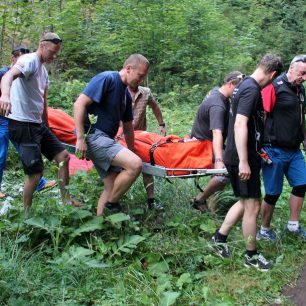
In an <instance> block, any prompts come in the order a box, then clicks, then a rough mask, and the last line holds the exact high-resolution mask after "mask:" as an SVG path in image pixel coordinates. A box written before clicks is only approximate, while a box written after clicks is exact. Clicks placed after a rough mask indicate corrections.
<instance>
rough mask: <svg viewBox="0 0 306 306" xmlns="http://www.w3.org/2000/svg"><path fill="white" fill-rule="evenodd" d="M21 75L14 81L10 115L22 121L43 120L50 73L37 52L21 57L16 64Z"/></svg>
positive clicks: (38, 121)
mask: <svg viewBox="0 0 306 306" xmlns="http://www.w3.org/2000/svg"><path fill="white" fill-rule="evenodd" d="M14 67H15V68H17V69H18V70H19V71H20V72H21V73H22V75H21V77H19V78H17V79H16V80H15V81H13V84H12V87H11V91H10V98H11V103H12V113H11V114H10V115H9V116H8V117H9V118H10V119H14V120H17V121H22V122H34V123H41V122H42V114H43V111H44V93H45V90H46V89H47V87H48V83H49V81H48V73H47V70H46V68H45V66H44V65H43V64H42V63H41V62H40V60H39V57H38V56H37V54H36V53H29V54H25V55H22V56H20V57H19V59H18V61H17V63H16V64H15V65H14Z"/></svg>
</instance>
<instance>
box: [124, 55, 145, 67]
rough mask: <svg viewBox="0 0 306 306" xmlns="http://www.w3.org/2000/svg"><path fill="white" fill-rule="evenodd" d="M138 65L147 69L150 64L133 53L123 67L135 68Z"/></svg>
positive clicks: (141, 56) (142, 57)
mask: <svg viewBox="0 0 306 306" xmlns="http://www.w3.org/2000/svg"><path fill="white" fill-rule="evenodd" d="M140 64H143V65H145V66H147V67H148V68H149V66H150V63H149V61H148V60H147V58H146V57H144V56H143V55H141V54H139V53H134V54H132V55H130V56H129V57H128V58H127V60H126V61H125V62H124V64H123V67H124V68H125V67H127V66H128V65H130V66H132V67H133V68H137V67H138V66H139V65H140Z"/></svg>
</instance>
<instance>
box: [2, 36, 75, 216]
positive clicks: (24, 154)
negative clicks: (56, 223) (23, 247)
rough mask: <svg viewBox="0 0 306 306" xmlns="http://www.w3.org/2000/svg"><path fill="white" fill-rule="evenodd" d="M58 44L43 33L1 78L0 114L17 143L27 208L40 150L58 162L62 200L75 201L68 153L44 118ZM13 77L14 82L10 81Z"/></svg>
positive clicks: (38, 171) (38, 175) (40, 170)
mask: <svg viewBox="0 0 306 306" xmlns="http://www.w3.org/2000/svg"><path fill="white" fill-rule="evenodd" d="M60 48H61V39H60V38H59V36H58V35H57V34H56V33H51V32H48V33H45V34H44V35H43V37H42V38H41V40H40V42H39V46H38V48H37V51H36V52H33V53H29V54H25V55H23V56H22V57H20V58H19V59H18V60H17V62H16V64H15V65H14V66H13V67H12V68H11V69H10V70H9V71H8V72H7V73H6V74H5V76H4V77H3V78H2V82H1V92H2V94H1V97H0V115H2V116H8V118H9V119H10V120H9V132H10V137H11V139H12V140H13V141H15V142H16V143H17V145H18V147H19V156H20V159H21V162H22V165H23V169H24V172H25V174H27V175H28V179H27V180H26V182H25V185H24V191H23V205H24V208H25V209H26V210H28V209H29V208H30V207H31V205H32V199H33V193H34V191H35V189H36V187H37V184H38V182H39V180H40V178H41V177H42V173H43V168H44V165H43V160H42V154H43V155H45V156H46V157H47V158H48V159H49V160H55V162H56V163H57V164H58V166H59V181H60V186H59V187H60V192H61V196H62V199H63V202H64V203H67V204H70V205H79V204H78V203H76V201H75V200H74V199H72V198H71V197H70V195H69V191H68V190H67V189H66V188H65V187H66V186H67V185H68V183H69V175H68V162H69V154H68V152H67V151H66V150H65V148H64V147H63V145H62V144H61V143H60V142H59V140H58V139H57V138H56V137H55V136H54V135H53V134H52V133H51V131H50V130H49V128H48V127H47V126H46V125H45V123H44V122H48V120H47V89H48V84H49V79H48V72H47V69H46V68H45V66H44V63H51V62H52V61H53V60H54V59H55V58H56V56H57V54H58V52H59V51H60ZM13 81H14V82H13Z"/></svg>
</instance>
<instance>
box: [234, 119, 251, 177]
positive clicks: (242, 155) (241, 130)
mask: <svg viewBox="0 0 306 306" xmlns="http://www.w3.org/2000/svg"><path fill="white" fill-rule="evenodd" d="M248 121H249V118H248V117H246V116H243V115H240V114H237V116H236V120H235V125H234V133H235V143H236V148H237V152H238V156H239V177H240V179H241V180H248V179H249V178H250V176H251V169H250V166H249V161H248Z"/></svg>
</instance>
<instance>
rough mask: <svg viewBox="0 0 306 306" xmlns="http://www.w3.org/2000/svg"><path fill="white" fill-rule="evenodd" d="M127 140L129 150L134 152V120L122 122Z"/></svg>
mask: <svg viewBox="0 0 306 306" xmlns="http://www.w3.org/2000/svg"><path fill="white" fill-rule="evenodd" d="M122 127H123V133H124V136H125V141H126V144H127V147H128V148H129V150H131V151H132V152H134V127H133V121H128V122H122Z"/></svg>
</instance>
